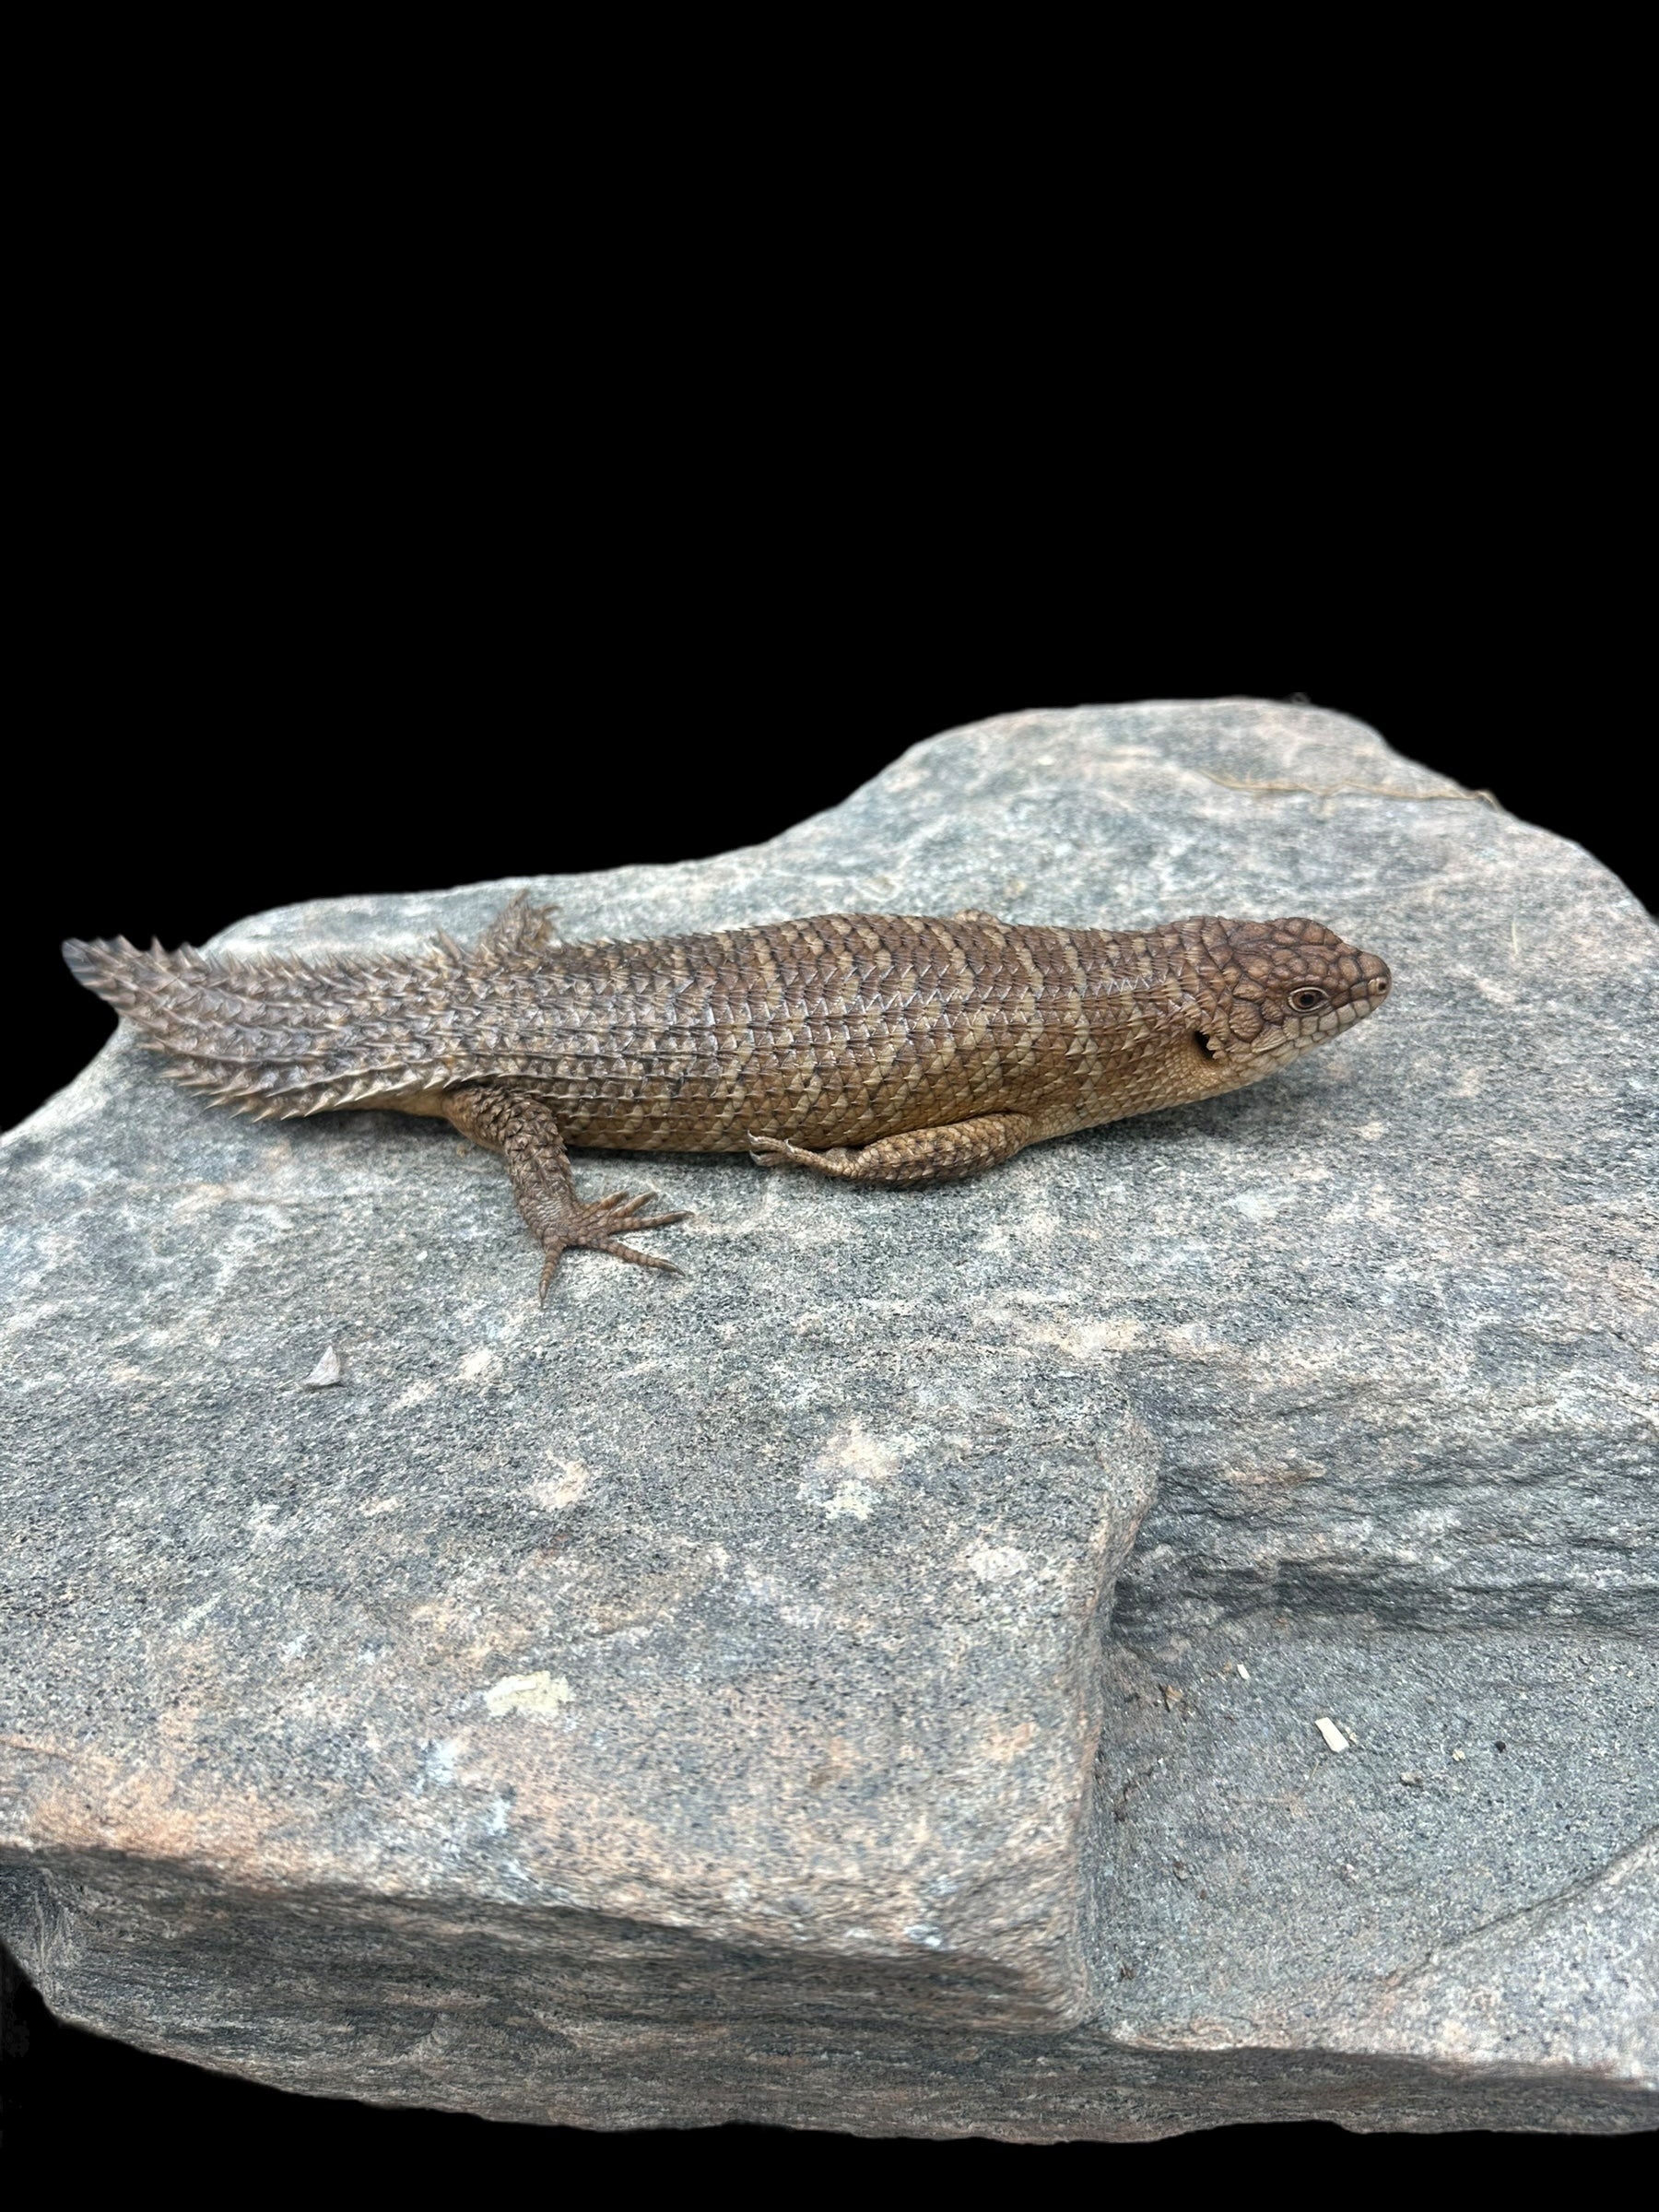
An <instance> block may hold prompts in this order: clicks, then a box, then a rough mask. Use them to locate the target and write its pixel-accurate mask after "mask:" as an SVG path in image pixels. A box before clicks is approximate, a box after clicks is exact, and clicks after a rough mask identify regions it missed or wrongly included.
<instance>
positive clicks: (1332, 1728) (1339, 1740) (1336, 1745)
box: [1313, 1712, 1348, 1751]
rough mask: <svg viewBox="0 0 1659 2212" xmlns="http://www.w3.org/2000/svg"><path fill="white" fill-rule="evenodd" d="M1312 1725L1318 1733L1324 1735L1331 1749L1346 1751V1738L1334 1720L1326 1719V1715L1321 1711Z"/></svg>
mask: <svg viewBox="0 0 1659 2212" xmlns="http://www.w3.org/2000/svg"><path fill="white" fill-rule="evenodd" d="M1313 1725H1314V1727H1315V1728H1317V1729H1318V1731H1319V1733H1320V1735H1323V1736H1324V1740H1325V1742H1326V1744H1327V1745H1328V1746H1329V1747H1330V1748H1331V1749H1332V1750H1333V1751H1346V1750H1347V1747H1348V1739H1347V1736H1346V1735H1343V1733H1342V1731H1341V1729H1340V1728H1338V1727H1337V1725H1336V1724H1335V1721H1333V1720H1330V1719H1328V1718H1327V1717H1326V1715H1325V1714H1324V1713H1323V1712H1322V1713H1321V1714H1320V1716H1319V1718H1318V1719H1317V1720H1316V1721H1315V1722H1314V1724H1313Z"/></svg>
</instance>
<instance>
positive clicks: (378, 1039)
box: [65, 897, 1389, 1294]
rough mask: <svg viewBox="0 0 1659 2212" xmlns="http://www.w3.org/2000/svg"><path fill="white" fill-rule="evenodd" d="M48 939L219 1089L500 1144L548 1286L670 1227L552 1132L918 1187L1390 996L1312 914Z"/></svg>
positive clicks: (1198, 1087)
mask: <svg viewBox="0 0 1659 2212" xmlns="http://www.w3.org/2000/svg"><path fill="white" fill-rule="evenodd" d="M65 958H66V959H67V960H68V962H69V965H70V967H71V968H72V969H73V970H74V971H75V973H76V975H77V976H78V977H79V978H80V979H81V981H82V982H85V983H86V984H87V985H88V987H89V988H90V989H92V990H94V991H96V992H98V993H99V994H100V996H102V997H104V998H106V999H108V1000H109V1002H110V1003H111V1005H112V1006H116V1007H118V1008H119V1009H120V1011H121V1012H123V1013H124V1014H126V1015H128V1016H129V1017H130V1018H132V1019H133V1020H134V1021H135V1023H136V1024H137V1025H138V1027H139V1028H140V1029H141V1030H143V1031H144V1032H145V1035H146V1037H147V1041H148V1042H149V1043H150V1044H151V1045H152V1046H153V1047H154V1048H155V1049H156V1050H158V1051H159V1052H162V1053H166V1054H167V1056H168V1058H169V1061H170V1064H171V1065H170V1072H171V1074H173V1075H174V1076H176V1077H178V1078H179V1079H180V1080H181V1081H182V1082H184V1083H186V1084H189V1085H191V1086H192V1087H194V1088H197V1089H200V1090H203V1091H205V1092H206V1093H207V1094H208V1095H209V1096H210V1097H211V1098H212V1099H213V1100H214V1101H215V1102H216V1103H219V1104H225V1105H229V1106H231V1107H233V1108H235V1109H236V1110H238V1111H239V1112H252V1113H253V1114H256V1115H258V1116H260V1117H262V1118H263V1117H267V1116H276V1115H281V1116H288V1115H295V1114H308V1113H317V1112H328V1111H331V1110H338V1109H344V1108H355V1107H389V1108H393V1109H394V1110H397V1111H400V1112H406V1113H420V1114H439V1115H441V1116H443V1117H444V1118H445V1119H446V1120H448V1121H450V1122H452V1123H453V1124H454V1125H455V1127H456V1128H458V1129H460V1130H461V1131H463V1133H464V1134H465V1135H468V1136H472V1137H476V1138H477V1140H478V1141H479V1142H481V1143H484V1144H487V1145H490V1146H492V1147H495V1148H496V1149H498V1150H500V1152H501V1153H502V1154H503V1155H504V1156H505V1159H506V1163H507V1168H508V1172H509V1174H510V1176H511V1178H512V1187H513V1192H514V1194H515V1196H516V1197H517V1199H518V1202H519V1206H520V1209H521V1211H522V1212H523V1213H524V1218H525V1219H526V1221H527V1222H528V1223H529V1225H530V1227H531V1229H532V1230H533V1231H534V1233H535V1236H536V1238H537V1241H539V1242H540V1244H541V1246H542V1248H543V1251H544V1253H545V1254H546V1267H545V1270H544V1273H543V1277H542V1288H543V1292H544V1294H545V1292H546V1289H547V1282H548V1280H549V1279H550V1278H551V1276H552V1274H553V1271H554V1269H555V1267H556V1266H557V1265H558V1263H559V1255H560V1253H563V1252H564V1251H566V1250H567V1249H570V1248H571V1247H573V1246H581V1247H586V1248H588V1249H591V1250H596V1251H606V1252H610V1253H615V1254H616V1255H617V1256H618V1258H624V1259H631V1260H636V1261H641V1262H643V1263H644V1264H646V1265H653V1266H663V1265H666V1264H667V1263H666V1262H665V1261H663V1260H661V1259H659V1258H657V1257H656V1256H655V1255H653V1254H647V1253H641V1252H638V1251H635V1250H634V1249H633V1248H632V1247H631V1246H629V1245H627V1244H624V1243H623V1242H621V1241H620V1240H619V1235H618V1232H619V1231H620V1230H642V1229H650V1228H661V1227H664V1226H665V1225H666V1224H667V1223H668V1222H670V1221H675V1220H679V1219H682V1218H684V1217H683V1216H681V1215H678V1214H671V1215H655V1216H645V1215H644V1214H643V1213H642V1212H641V1208H642V1207H643V1206H645V1205H646V1204H647V1200H646V1199H643V1198H634V1199H629V1198H627V1197H624V1196H622V1195H621V1194H618V1195H617V1196H614V1197H611V1198H606V1199H601V1200H595V1201H592V1202H588V1203H586V1204H584V1203H583V1202H582V1200H580V1199H579V1198H578V1197H577V1195H576V1191H575V1185H574V1182H573V1179H572V1177H571V1170H570V1163H569V1160H568V1159H567V1157H566V1154H565V1146H566V1145H567V1144H571V1145H575V1146H578V1147H582V1146H592V1147H599V1148H603V1149H611V1150H622V1151H672V1152H737V1151H742V1152H748V1153H750V1154H751V1155H753V1156H754V1157H755V1158H756V1159H759V1161H761V1162H762V1164H765V1165H768V1166H785V1165H787V1166H800V1167H805V1168H808V1169H813V1170H816V1171H818V1172H820V1173H824V1174H828V1175H833V1176H836V1177H838V1178H841V1179H842V1180H845V1181H849V1182H865V1183H888V1184H918V1183H927V1182H940V1181H944V1180H947V1179H950V1178H954V1177H959V1176H962V1175H971V1174H974V1173H976V1172H978V1171H980V1170H981V1169H983V1168H988V1167H992V1166H994V1165H995V1164H996V1163H997V1162H998V1161H999V1160H1004V1159H1010V1158H1012V1156H1013V1155H1014V1154H1015V1153H1016V1152H1018V1151H1019V1150H1020V1149H1021V1148H1022V1147H1024V1146H1026V1145H1028V1144H1030V1143H1033V1142H1035V1141H1036V1140H1038V1139H1040V1138H1042V1137H1050V1136H1061V1135H1066V1134H1068V1133H1070V1132H1071V1131H1073V1130H1077V1129H1087V1128H1090V1127H1093V1126H1095V1125H1096V1124H1099V1123H1101V1122H1111V1121H1117V1120H1120V1119H1122V1118H1123V1117H1124V1115H1126V1114H1133V1113H1144V1112H1148V1111H1149V1110H1151V1109H1153V1108H1156V1107H1163V1106H1178V1105H1183V1104H1186V1103H1188V1102H1190V1101H1191V1100H1196V1099H1203V1098H1211V1097H1214V1096H1216V1095H1218V1093H1220V1092H1222V1091H1227V1090H1236V1089H1238V1088H1241V1086H1242V1085H1244V1084H1247V1083H1253V1082H1255V1081H1258V1080H1259V1079H1260V1078H1261V1077H1263V1076H1265V1075H1268V1074H1271V1073H1272V1071H1273V1070H1274V1069H1275V1068H1276V1067H1279V1066H1282V1065H1285V1063H1286V1062H1287V1061H1288V1060H1289V1059H1292V1058H1294V1057H1295V1055H1296V1054H1297V1053H1300V1052H1303V1051H1305V1050H1307V1049H1308V1047H1309V1046H1311V1045H1314V1044H1319V1043H1322V1042H1324V1041H1325V1040H1326V1039H1327V1038H1329V1037H1333V1036H1335V1035H1337V1034H1339V1033H1340V1031H1341V1030H1344V1029H1346V1028H1347V1027H1348V1026H1350V1024H1351V1023H1352V1022H1354V1021H1355V1020H1357V1019H1359V1018H1360V1017H1361V1016H1362V1015H1364V1014H1366V1013H1369V1012H1370V1011H1371V1008H1372V1006H1375V1005H1376V1004H1377V1003H1378V1002H1379V1001H1380V1000H1381V999H1382V997H1383V995H1384V994H1386V992H1387V990H1388V987H1389V977H1388V970H1387V967H1386V966H1385V965H1384V963H1383V962H1382V960H1381V959H1378V958H1377V957H1376V956H1375V955H1374V954H1372V953H1365V952H1360V951H1359V950H1358V948H1357V947H1353V946H1351V945H1347V944H1345V943H1344V942H1343V941H1342V939H1341V938H1340V937H1338V936H1336V935H1335V933H1334V932H1332V931H1331V930H1328V929H1326V928H1324V926H1323V924H1319V923H1316V922H1308V921H1302V920H1288V921H1280V922H1230V921H1224V920H1221V919H1219V918H1218V917H1216V916H1199V917H1196V918H1194V919H1193V920H1189V921H1183V922H1174V923H1170V924H1163V925H1160V926H1159V927H1156V928H1153V929H1147V930H1064V929H1035V928H1028V927H1023V926H1017V925H1015V924H1010V923H1005V922H999V921H997V920H996V918H995V917H994V915H991V914H985V913H979V912H968V913H961V914H956V915H952V916H951V917H949V918H948V919H947V920H930V919H926V918H918V917H914V916H909V915H893V914H830V915H822V916H818V917H816V918H814V919H811V920H806V921H798V922H779V923H771V924H766V925H764V926H762V927H759V928H753V929H734V930H723V931H717V932H712V933H710V934H708V935H698V936H684V937H659V938H653V939H649V940H642V941H641V942H638V943H631V944H624V943H611V942H609V941H606V940H601V941H600V942H598V943H594V944H589V945H573V946H562V945H559V944H558V943H556V942H555V941H554V939H553V936H552V934H551V932H550V930H549V928H548V926H547V917H546V914H545V912H542V911H541V910H538V909H536V908H534V907H531V906H529V905H528V904H526V903H525V901H524V899H523V898H522V897H521V898H520V899H517V900H514V901H513V902H512V905H510V906H509V907H508V908H507V910H506V912H504V913H502V914H501V915H500V917H499V919H498V920H497V921H496V922H495V923H494V924H492V925H491V926H490V928H489V929H488V930H487V931H486V932H485V933H484V935H483V936H482V937H481V938H480V939H479V941H478V943H477V945H476V946H475V947H471V948H470V949H466V950H464V949H463V948H462V947H459V946H456V945H454V944H453V943H451V942H450V941H449V940H448V939H447V938H441V939H440V940H439V941H438V944H437V945H436V947H434V949H433V950H432V951H430V952H429V953H424V954H420V955H418V956H406V957H398V956H394V955H390V954H387V955H383V956H372V955H371V956H341V957H339V958H337V959H317V960H302V959H283V958H272V959H254V960H220V959H210V958H208V957H207V956H206V955H204V954H201V953H198V952H194V951H193V950H191V949H190V948H189V947H184V948H183V949H182V950H181V951H179V952H177V953H164V952H162V951H160V950H159V949H157V948H152V949H151V950H150V951H149V952H139V951H137V950H135V948H134V947H132V946H130V945H128V944H126V943H125V942H124V941H119V942H117V943H115V944H80V943H71V944H69V945H67V946H65Z"/></svg>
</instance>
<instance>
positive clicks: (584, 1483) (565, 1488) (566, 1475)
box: [530, 1453, 596, 1513]
mask: <svg viewBox="0 0 1659 2212" xmlns="http://www.w3.org/2000/svg"><path fill="white" fill-rule="evenodd" d="M548 1457H549V1460H550V1462H551V1465H552V1467H553V1473H552V1474H550V1475H546V1476H544V1477H542V1479H541V1480H540V1481H539V1482H533V1483H532V1484H531V1485H530V1495H531V1497H532V1498H534V1499H535V1502H536V1504H537V1505H539V1506H542V1507H544V1508H545V1509H546V1511H547V1512H550V1513H561V1512H565V1511H566V1510H567V1509H568V1508H569V1507H571V1506H572V1505H574V1504H575V1503H576V1502H577V1500H579V1499H581V1498H582V1497H583V1496H585V1494H586V1492H587V1488H588V1486H589V1484H590V1483H592V1482H593V1481H594V1480H595V1479H596V1478H595V1477H594V1470H593V1468H592V1467H584V1466H583V1465H582V1462H581V1460H579V1459H554V1458H553V1457H552V1455H551V1453H549V1454H548Z"/></svg>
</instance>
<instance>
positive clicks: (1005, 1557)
mask: <svg viewBox="0 0 1659 2212" xmlns="http://www.w3.org/2000/svg"><path fill="white" fill-rule="evenodd" d="M1030 1564H1031V1562H1030V1559H1028V1558H1027V1557H1026V1555H1025V1553H1024V1552H1023V1551H1019V1550H1018V1549H1016V1547H1014V1546H1013V1545H1012V1544H981V1545H979V1546H977V1547H976V1548H975V1549H974V1550H972V1551H971V1552H970V1553H969V1554H968V1558H967V1566H968V1569H969V1571H970V1572H971V1574H972V1575H973V1576H974V1578H975V1580H976V1581H978V1582H982V1583H1011V1582H1012V1581H1013V1580H1014V1578H1015V1576H1016V1575H1020V1574H1024V1573H1026V1572H1027V1571H1029V1569H1030Z"/></svg>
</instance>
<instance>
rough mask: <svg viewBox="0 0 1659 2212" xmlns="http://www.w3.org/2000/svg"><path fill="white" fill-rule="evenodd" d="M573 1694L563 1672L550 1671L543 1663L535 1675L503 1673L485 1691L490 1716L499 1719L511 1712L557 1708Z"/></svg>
mask: <svg viewBox="0 0 1659 2212" xmlns="http://www.w3.org/2000/svg"><path fill="white" fill-rule="evenodd" d="M571 1694H572V1693H571V1686H570V1684H569V1683H568V1682H567V1681H566V1680H565V1678H564V1677H563V1676H562V1675H550V1674H548V1672H547V1669H546V1667H542V1668H540V1669H539V1670H538V1671H537V1672H536V1673H535V1674H534V1675H503V1676H502V1677H501V1679H500V1681H499V1682H492V1683H491V1684H490V1686H489V1688H488V1689H487V1690H486V1691H485V1692H484V1704H485V1709H486V1711H487V1712H488V1713H489V1716H490V1718H491V1719H492V1720H497V1721H500V1720H504V1719H505V1718H506V1716H507V1714H508V1713H510V1712H531V1713H550V1712H559V1710H560V1708H561V1707H563V1706H566V1705H568V1704H569V1703H570V1702H571Z"/></svg>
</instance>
